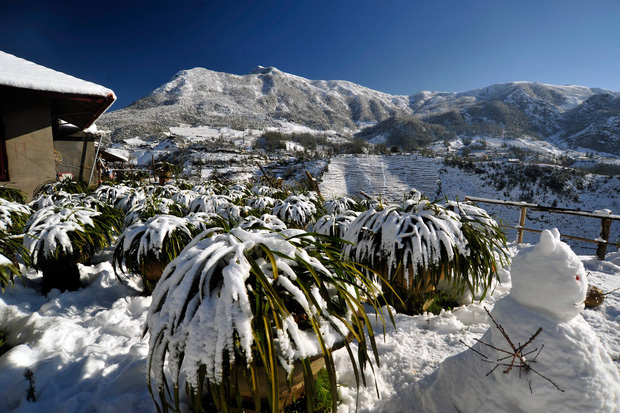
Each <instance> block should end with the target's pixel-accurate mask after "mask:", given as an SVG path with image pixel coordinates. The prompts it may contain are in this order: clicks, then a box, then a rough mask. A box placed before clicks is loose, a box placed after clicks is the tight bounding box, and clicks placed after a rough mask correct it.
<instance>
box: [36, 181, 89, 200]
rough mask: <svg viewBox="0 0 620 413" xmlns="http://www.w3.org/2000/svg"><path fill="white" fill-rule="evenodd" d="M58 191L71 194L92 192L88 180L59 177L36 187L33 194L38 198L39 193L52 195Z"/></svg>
mask: <svg viewBox="0 0 620 413" xmlns="http://www.w3.org/2000/svg"><path fill="white" fill-rule="evenodd" d="M56 192H66V193H69V194H89V193H90V192H91V190H90V188H89V185H88V182H86V181H84V180H82V179H78V180H73V179H68V178H64V179H59V180H54V181H48V182H45V183H44V184H42V185H39V186H38V187H37V188H35V190H34V193H33V196H34V197H35V198H36V197H38V196H39V195H42V194H46V195H51V194H54V193H56Z"/></svg>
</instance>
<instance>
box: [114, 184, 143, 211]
mask: <svg viewBox="0 0 620 413" xmlns="http://www.w3.org/2000/svg"><path fill="white" fill-rule="evenodd" d="M146 197H147V195H146V192H145V191H144V189H142V188H131V189H130V190H129V191H127V193H125V195H124V196H122V197H121V198H119V199H117V200H116V202H115V203H114V207H115V208H118V209H120V210H121V211H123V212H124V213H127V212H129V210H130V209H131V208H133V207H135V206H136V205H139V204H140V203H141V202H142V201H143V200H144V199H145V198H146Z"/></svg>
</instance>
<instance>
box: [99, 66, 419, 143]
mask: <svg viewBox="0 0 620 413" xmlns="http://www.w3.org/2000/svg"><path fill="white" fill-rule="evenodd" d="M406 110H408V98H407V96H392V95H389V94H387V93H382V92H378V91H375V90H371V89H368V88H365V87H362V86H359V85H356V84H354V83H351V82H347V81H337V80H332V81H323V80H309V79H305V78H303V77H299V76H295V75H291V74H288V73H284V72H282V71H280V70H278V69H276V68H273V67H269V68H265V67H262V66H259V67H257V68H256V69H254V70H253V71H252V72H251V73H249V74H247V75H244V76H238V75H232V74H228V73H220V72H214V71H211V70H207V69H203V68H194V69H191V70H184V71H181V72H179V73H177V74H176V75H175V76H174V77H173V78H172V80H170V81H169V82H168V83H166V84H164V85H162V86H160V87H159V88H157V89H155V90H154V91H153V92H152V93H151V94H149V95H148V96H146V97H144V98H142V99H140V100H138V101H137V102H135V103H133V104H132V105H131V106H129V107H127V108H125V109H121V110H118V111H115V112H111V113H109V114H106V116H105V117H104V118H103V119H102V121H101V122H100V123H101V124H103V125H104V126H106V127H108V128H110V129H112V130H113V131H114V134H113V140H117V139H119V138H123V137H131V135H133V134H138V135H139V134H142V133H157V132H161V131H164V130H167V128H168V127H174V126H178V125H179V124H180V123H185V124H189V125H196V126H198V125H203V126H207V125H209V126H232V127H235V128H238V129H239V128H241V129H245V128H246V127H265V126H277V125H279V124H280V123H281V122H285V121H291V122H295V123H298V124H302V125H306V126H309V127H312V128H314V129H337V130H344V129H347V128H349V129H357V128H358V126H357V124H359V123H368V122H370V123H375V122H378V121H380V120H383V119H386V118H388V117H389V116H392V115H394V114H396V113H398V112H400V111H406Z"/></svg>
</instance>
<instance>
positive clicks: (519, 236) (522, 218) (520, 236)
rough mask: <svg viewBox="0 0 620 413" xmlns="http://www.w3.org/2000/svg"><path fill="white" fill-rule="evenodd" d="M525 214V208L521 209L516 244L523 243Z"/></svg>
mask: <svg viewBox="0 0 620 413" xmlns="http://www.w3.org/2000/svg"><path fill="white" fill-rule="evenodd" d="M526 213H527V207H524V206H523V207H521V216H520V217H519V229H518V230H517V231H518V232H517V243H518V244H522V243H523V228H524V227H525V214H526Z"/></svg>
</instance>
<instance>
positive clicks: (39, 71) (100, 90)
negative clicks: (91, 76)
mask: <svg viewBox="0 0 620 413" xmlns="http://www.w3.org/2000/svg"><path fill="white" fill-rule="evenodd" d="M0 85H2V86H10V87H16V88H21V89H31V90H42V91H46V92H55V93H74V94H79V95H92V96H103V97H108V96H110V95H111V96H112V97H114V99H116V96H115V95H114V92H113V91H112V90H110V89H108V88H105V87H103V86H99V85H97V84H95V83H91V82H87V81H85V80H81V79H78V78H76V77H73V76H69V75H67V74H64V73H61V72H57V71H55V70H52V69H49V68H47V67H44V66H41V65H38V64H36V63H32V62H29V61H28V60H25V59H21V58H19V57H16V56H13V55H11V54H9V53H6V52H3V51H0Z"/></svg>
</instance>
